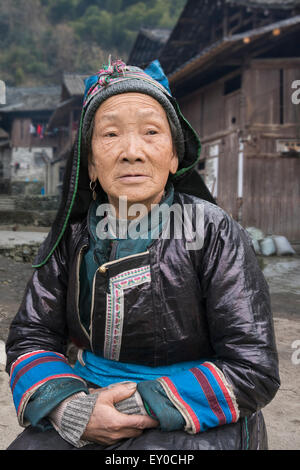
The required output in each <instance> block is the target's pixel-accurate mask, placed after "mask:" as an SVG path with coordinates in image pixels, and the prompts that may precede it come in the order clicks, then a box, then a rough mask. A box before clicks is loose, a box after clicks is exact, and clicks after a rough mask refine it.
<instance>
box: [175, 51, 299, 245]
mask: <svg viewBox="0 0 300 470" xmlns="http://www.w3.org/2000/svg"><path fill="white" fill-rule="evenodd" d="M240 72H241V74H242V82H241V83H242V85H241V88H240V89H239V90H236V91H234V92H233V93H229V94H226V95H225V94H224V82H225V79H228V77H225V78H224V79H220V80H218V81H216V82H214V83H213V84H211V85H209V86H207V87H205V88H201V89H199V90H198V91H197V92H195V93H193V94H191V95H189V96H186V97H184V98H182V99H181V100H180V107H181V109H182V112H183V114H184V115H185V116H186V118H187V119H188V120H189V121H190V122H191V124H192V125H193V127H194V128H195V130H196V131H197V132H198V134H199V136H200V140H201V142H202V159H203V161H204V162H206V164H205V166H206V168H208V166H209V165H207V163H208V161H209V159H211V158H212V156H211V153H210V149H211V148H212V147H216V146H217V147H218V149H219V150H218V152H217V159H218V171H217V180H218V181H217V195H215V196H216V197H217V202H218V204H219V205H220V206H221V207H223V208H224V209H225V210H226V211H227V212H228V213H230V214H231V215H232V216H233V217H234V218H235V219H237V220H239V222H240V223H241V224H242V225H244V226H251V225H254V226H256V227H259V228H261V229H262V230H263V231H264V232H265V233H268V234H272V233H273V234H277V235H285V236H286V237H287V238H288V239H289V240H291V241H297V240H300V157H299V156H294V157H293V158H291V157H283V156H282V155H281V152H280V151H279V150H278V141H280V140H287V141H292V142H297V141H299V142H300V104H299V105H295V104H293V103H292V99H291V96H292V93H293V92H294V91H295V90H294V89H292V83H293V81H294V80H300V59H297V58H296V59H259V60H254V61H252V62H251V63H250V64H248V66H247V68H245V69H243V70H241V71H240ZM241 142H242V143H243V150H242V161H243V166H242V171H241V172H239V158H241V157H240V155H241V152H240V146H241ZM213 158H216V154H214V157H213ZM210 168H211V165H210ZM205 172H206V170H205V169H204V170H203V171H202V174H204V178H205ZM239 178H240V179H241V178H242V181H240V180H239ZM239 184H240V185H241V184H242V191H241V190H240V191H238V186H239ZM240 188H241V186H240ZM239 192H241V194H239ZM239 196H241V197H239Z"/></svg>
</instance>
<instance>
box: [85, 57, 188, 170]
mask: <svg viewBox="0 0 300 470" xmlns="http://www.w3.org/2000/svg"><path fill="white" fill-rule="evenodd" d="M85 85H86V87H85V93H84V99H83V111H84V118H83V127H82V134H83V138H85V137H86V135H87V134H88V130H89V128H90V126H91V123H92V120H93V118H94V115H95V113H96V111H97V109H98V108H99V106H100V105H101V104H102V103H103V101H105V100H107V99H108V98H110V97H111V96H114V95H119V94H121V93H130V92H136V93H144V94H146V95H149V96H151V97H152V98H154V99H156V100H157V101H158V102H159V103H160V104H161V106H162V107H163V108H164V110H165V112H166V114H167V117H168V119H169V120H170V121H171V122H172V123H173V126H172V127H173V129H176V135H175V136H174V135H173V139H174V141H175V142H174V144H175V147H176V150H177V156H178V159H179V161H181V160H182V159H183V156H184V136H183V131H182V127H181V124H180V121H179V117H178V115H177V112H176V110H175V108H174V106H173V104H172V103H171V101H170V97H172V95H171V91H170V88H169V83H168V79H167V77H166V76H165V74H164V72H163V70H162V68H161V65H160V63H159V61H158V60H155V61H154V62H152V63H151V64H150V66H149V67H148V68H147V69H145V70H142V69H140V68H138V67H134V66H130V65H126V64H125V63H124V62H122V61H121V60H116V61H114V62H111V61H110V60H109V64H108V65H107V66H103V68H101V69H100V70H99V73H98V74H97V75H93V76H91V77H89V78H88V79H87V80H86V81H85Z"/></svg>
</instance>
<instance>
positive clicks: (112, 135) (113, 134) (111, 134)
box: [105, 132, 117, 137]
mask: <svg viewBox="0 0 300 470" xmlns="http://www.w3.org/2000/svg"><path fill="white" fill-rule="evenodd" d="M116 136H117V134H116V133H115V132H107V133H106V134H105V137H116Z"/></svg>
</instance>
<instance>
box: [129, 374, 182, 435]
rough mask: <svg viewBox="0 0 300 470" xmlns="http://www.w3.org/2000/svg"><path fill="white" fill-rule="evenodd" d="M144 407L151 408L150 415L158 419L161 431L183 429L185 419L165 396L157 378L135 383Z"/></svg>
mask: <svg viewBox="0 0 300 470" xmlns="http://www.w3.org/2000/svg"><path fill="white" fill-rule="evenodd" d="M137 389H138V392H139V393H140V395H141V397H142V399H143V401H144V402H145V405H146V406H145V408H146V410H147V406H148V407H150V408H151V415H152V417H153V414H154V417H155V418H156V419H157V420H158V421H159V424H160V428H161V430H162V431H177V430H178V429H183V427H184V424H185V421H184V419H183V417H182V415H181V413H180V412H179V411H178V410H177V409H176V408H175V406H174V405H173V404H172V402H171V401H170V400H169V398H168V397H167V395H166V393H165V391H164V389H163V387H162V386H161V385H160V383H159V382H157V380H146V381H145V382H139V383H138V385H137Z"/></svg>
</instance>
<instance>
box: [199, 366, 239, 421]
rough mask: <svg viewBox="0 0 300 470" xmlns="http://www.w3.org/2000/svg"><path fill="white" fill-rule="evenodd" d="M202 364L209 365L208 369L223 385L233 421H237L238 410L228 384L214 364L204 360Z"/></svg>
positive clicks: (222, 388)
mask: <svg viewBox="0 0 300 470" xmlns="http://www.w3.org/2000/svg"><path fill="white" fill-rule="evenodd" d="M201 365H202V366H204V367H207V369H209V370H210V372H211V373H212V374H213V376H214V377H215V379H216V381H217V382H218V384H219V386H220V387H221V390H222V392H223V394H224V397H225V399H226V401H227V403H228V406H229V409H230V412H231V414H232V422H233V423H235V422H236V421H237V412H236V408H235V406H234V404H233V401H232V399H231V396H230V395H229V392H228V390H227V387H226V385H225V384H224V382H223V381H222V380H221V378H220V376H219V374H218V373H217V372H216V370H215V368H214V366H213V365H212V364H209V363H207V362H204V363H203V364H201Z"/></svg>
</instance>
